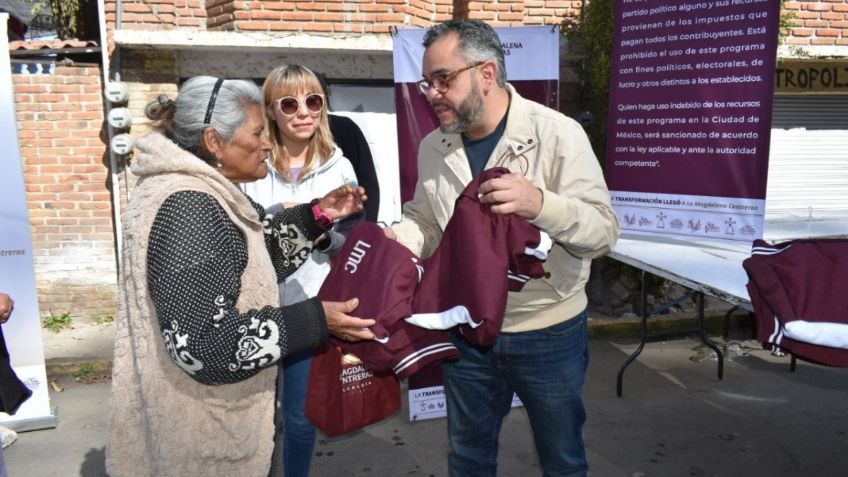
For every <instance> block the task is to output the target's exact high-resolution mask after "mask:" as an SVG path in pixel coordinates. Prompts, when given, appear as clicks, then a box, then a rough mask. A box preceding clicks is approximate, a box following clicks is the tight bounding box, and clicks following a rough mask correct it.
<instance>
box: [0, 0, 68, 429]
mask: <svg viewBox="0 0 848 477" xmlns="http://www.w3.org/2000/svg"><path fill="white" fill-rule="evenodd" d="M7 20H8V14H6V13H3V14H0V24H1V25H2V27H0V37H2V39H0V42H2V44H0V144H3V150H2V153H0V202H2V203H3V207H2V208H0V231H2V233H0V292H4V293H8V294H9V295H10V296H11V297H12V299H13V300H15V310H14V311H13V312H12V316H11V317H10V318H9V321H8V322H7V323H6V324H5V325H3V334H4V335H5V337H6V345H7V347H8V349H9V354H10V356H11V360H12V367H13V368H14V370H15V373H16V374H17V375H18V377H19V378H20V379H21V381H23V382H24V383H25V384H26V385H27V387H28V388H30V389H31V390H32V396H31V397H30V398H29V400H27V401H26V402H25V403H24V404H23V405H22V406H21V407H20V408H19V409H18V411H17V412H16V413H15V415H14V416H9V415H8V414H5V413H0V424H2V425H4V426H6V427H9V428H12V429H15V430H18V431H26V430H34V429H42V428H46V427H55V426H56V424H55V417H53V415H52V414H51V412H50V397H49V394H48V389H47V372H46V370H45V367H44V348H43V347H42V343H41V322H40V320H39V316H40V315H39V313H38V296H37V294H36V291H35V269H34V266H33V261H32V242H31V241H30V235H29V219H28V216H27V204H26V196H25V194H24V177H23V168H22V167H21V156H20V150H19V149H18V129H17V126H16V122H15V98H14V94H13V90H12V69H11V66H10V62H9V43H8V39H7V38H8V37H7V35H6V23H7Z"/></svg>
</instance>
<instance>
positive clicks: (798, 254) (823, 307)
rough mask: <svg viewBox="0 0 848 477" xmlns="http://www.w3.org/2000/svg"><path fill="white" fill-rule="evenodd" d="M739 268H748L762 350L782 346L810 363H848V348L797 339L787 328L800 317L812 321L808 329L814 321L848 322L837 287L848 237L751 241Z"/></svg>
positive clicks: (844, 277) (843, 278) (845, 265)
mask: <svg viewBox="0 0 848 477" xmlns="http://www.w3.org/2000/svg"><path fill="white" fill-rule="evenodd" d="M742 266H743V267H744V268H745V271H746V272H748V278H749V281H748V285H747V288H748V294H749V295H750V296H751V304H753V306H754V316H755V320H756V324H757V340H758V341H760V342H761V343H762V344H763V346H764V347H765V348H766V349H771V348H774V347H777V348H779V349H781V348H782V349H784V350H786V351H788V352H790V353H792V354H793V355H795V356H796V357H798V358H802V359H805V360H808V361H813V362H816V363H820V364H826V365H830V366H841V367H848V349H844V348H837V347H832V346H824V345H821V344H817V343H815V342H812V341H805V340H801V339H799V338H798V337H797V336H796V335H795V334H793V333H791V332H789V331H787V329H786V327H787V325H790V326H791V324H792V323H793V322H796V323H797V324H800V322H801V321H803V322H804V323H803V324H804V325H806V326H809V325H811V326H809V327H808V328H807V329H810V328H815V327H816V324H825V325H833V324H837V325H838V324H842V325H848V294H846V293H844V292H842V291H841V290H840V288H842V287H844V286H845V283H848V240H841V239H812V240H794V241H791V242H783V243H779V244H776V245H769V244H768V243H766V242H764V241H762V240H755V241H754V243H753V247H752V250H751V257H749V258H747V259H745V261H743V262H742ZM787 333H788V334H789V336H787ZM791 336H796V338H792V337H791ZM825 338H827V337H825ZM843 341H844V340H843Z"/></svg>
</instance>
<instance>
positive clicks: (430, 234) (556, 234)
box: [392, 85, 619, 332]
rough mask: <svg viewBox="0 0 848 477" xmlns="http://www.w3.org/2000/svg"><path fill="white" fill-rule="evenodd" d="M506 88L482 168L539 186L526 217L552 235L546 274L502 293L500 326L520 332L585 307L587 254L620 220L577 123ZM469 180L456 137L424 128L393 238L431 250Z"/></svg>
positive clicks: (610, 238)
mask: <svg viewBox="0 0 848 477" xmlns="http://www.w3.org/2000/svg"><path fill="white" fill-rule="evenodd" d="M507 89H508V91H509V94H510V97H511V99H510V108H509V113H508V117H507V123H506V130H505V131H504V135H503V137H501V139H500V141H499V142H498V144H497V146H496V147H495V151H494V153H493V154H492V157H490V158H489V161H488V162H487V163H486V166H485V168H486V169H488V168H491V167H495V166H502V167H506V168H508V169H509V170H510V171H512V172H516V173H520V174H523V175H524V176H525V177H527V179H528V180H530V182H532V183H533V184H535V185H536V186H537V187H539V188H540V189H541V190H542V191H543V194H544V203H543V205H542V211H541V212H540V213H539V216H538V217H536V218H535V219H533V220H531V221H530V222H531V223H532V224H534V225H536V226H537V227H539V228H540V229H542V230H543V231H545V232H546V233H548V235H550V236H551V238H552V239H553V240H554V247H553V249H552V250H551V253H550V255H549V257H548V260H547V262H546V263H545V270H546V272H547V275H546V277H545V278H540V279H536V280H531V281H530V282H528V284H527V285H525V287H524V289H523V290H522V291H520V292H510V293H509V297H508V299H507V310H506V316H505V318H504V326H503V329H502V331H504V332H521V331H531V330H538V329H542V328H546V327H548V326H552V325H554V324H557V323H560V322H563V321H565V320H568V319H570V318H572V317H574V316H576V315H577V314H578V313H580V312H581V311H583V310H584V309H585V308H586V305H587V298H586V292H585V285H586V281H587V280H588V278H589V267H590V264H591V260H592V259H593V258H597V257H600V256H602V255H604V254H606V253H607V252H609V251H610V250H611V249H612V247H613V245H614V244H615V241H616V240H617V239H618V235H619V226H618V220H617V219H616V216H615V213H614V212H613V210H612V207H611V206H610V196H609V190H608V189H607V186H606V183H605V182H604V177H603V172H602V171H601V168H600V165H599V164H598V160H597V158H596V157H595V154H594V153H593V152H592V147H591V145H590V144H589V139H588V138H587V137H586V133H585V132H584V131H583V128H582V127H581V126H580V125H579V124H578V123H577V122H576V121H574V120H572V119H570V118H568V117H566V116H565V115H563V114H561V113H558V112H556V111H554V110H552V109H550V108H547V107H545V106H542V105H540V104H538V103H535V102H533V101H529V100H526V99H524V98H522V97H521V96H520V95H519V94H518V93H517V92H516V91H515V89H514V88H513V87H512V86H511V85H507ZM471 179H472V175H471V168H470V166H469V165H468V158H467V157H466V155H465V149H464V148H463V145H462V138H461V137H460V135H458V134H444V133H442V132H441V131H440V130H438V129H437V130H435V131H433V132H432V133H430V134H428V135H427V137H425V138H424V139H423V140H422V141H421V145H420V147H419V150H418V183H417V185H416V187H415V195H414V197H413V199H412V200H411V201H410V202H408V203H406V204H404V206H403V219H402V220H401V222H400V223H399V224H396V225H394V226H393V227H392V228H393V229H394V231H395V233H396V235H397V239H398V241H399V242H400V243H402V244H404V245H406V246H407V247H409V248H410V250H412V251H413V252H414V253H416V254H418V255H420V256H422V257H427V256H429V255H430V254H432V253H433V251H434V250H435V248H436V246H438V244H439V240H440V239H441V237H442V232H443V231H444V229H445V226H446V225H447V223H448V221H449V220H450V218H451V216H452V215H453V209H454V204H455V202H456V199H457V197H459V194H460V193H461V192H462V190H463V189H464V188H465V186H466V185H467V184H468V183H469V182H471ZM456 266H457V267H462V266H463V264H462V263H457V264H456Z"/></svg>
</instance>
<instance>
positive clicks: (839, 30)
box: [783, 0, 848, 46]
mask: <svg viewBox="0 0 848 477" xmlns="http://www.w3.org/2000/svg"><path fill="white" fill-rule="evenodd" d="M783 10H784V11H783V13H784V14H789V15H791V18H790V20H789V22H790V24H791V26H792V28H791V30H790V34H789V36H788V37H787V38H786V44H787V45H796V46H803V45H810V46H848V2H846V1H845V0H820V1H816V2H791V1H790V2H786V3H785V4H784V5H783Z"/></svg>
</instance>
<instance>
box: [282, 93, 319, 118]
mask: <svg viewBox="0 0 848 477" xmlns="http://www.w3.org/2000/svg"><path fill="white" fill-rule="evenodd" d="M274 102H275V103H277V109H279V110H280V112H281V113H283V114H284V115H286V116H294V115H295V114H297V112H298V111H300V100H299V99H297V98H295V97H294V96H283V97H282V98H279V99H276V100H274ZM303 103H304V104H305V105H306V110H307V111H309V112H310V113H312V114H315V113H320V112H321V110H322V109H324V95H323V94H318V93H312V94H310V95H307V96H306V97H305V98H304V99H303Z"/></svg>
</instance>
